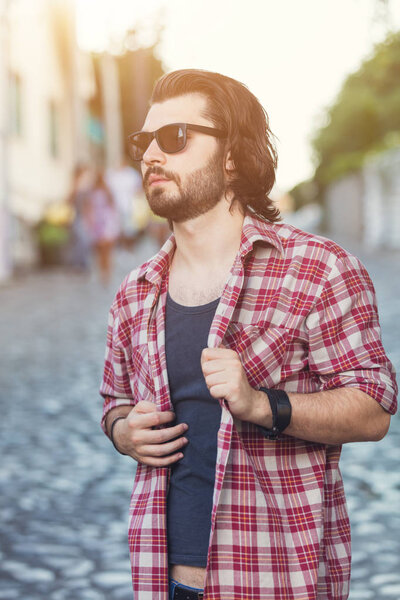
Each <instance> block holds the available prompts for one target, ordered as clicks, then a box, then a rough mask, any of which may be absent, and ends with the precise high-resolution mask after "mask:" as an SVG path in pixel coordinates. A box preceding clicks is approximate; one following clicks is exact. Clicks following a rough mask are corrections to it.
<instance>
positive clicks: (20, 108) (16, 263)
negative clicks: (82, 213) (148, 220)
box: [0, 0, 162, 281]
mask: <svg viewBox="0 0 400 600" xmlns="http://www.w3.org/2000/svg"><path fill="white" fill-rule="evenodd" d="M0 23H1V25H0V27H1V30H0V43H1V51H0V163H1V164H0V281H1V280H2V279H5V278H7V277H9V276H10V274H11V273H12V272H14V271H15V270H18V269H26V268H29V267H32V266H34V265H36V264H37V263H38V260H39V253H38V242H40V240H38V226H39V225H40V224H42V223H43V221H50V222H51V225H52V226H53V231H54V228H56V227H61V228H62V226H63V225H64V224H65V221H66V220H68V211H67V210H66V206H65V201H66V198H67V195H68V192H69V188H70V184H71V176H72V172H73V170H74V168H75V166H76V165H78V164H87V165H95V166H101V167H103V168H108V167H114V168H115V167H117V166H118V165H119V164H121V162H122V161H123V159H124V156H125V147H124V141H123V140H124V139H125V137H126V135H127V134H128V132H131V131H132V130H134V128H136V129H137V128H139V127H140V123H141V122H142V121H143V117H144V114H145V112H146V107H147V101H148V98H149V95H150V92H151V89H152V86H153V82H154V80H155V79H156V78H157V77H158V76H159V75H160V74H161V73H162V70H161V66H160V63H159V61H157V60H156V59H155V58H154V56H153V52H152V49H151V48H150V49H148V48H147V49H146V48H142V49H137V50H135V51H129V50H127V51H125V52H124V53H123V54H117V55H113V54H112V53H110V52H102V53H97V54H95V53H90V52H85V51H84V50H82V49H80V47H79V45H78V44H77V36H76V15H75V4H74V3H73V2H71V1H69V0H35V1H34V2H32V0H0ZM126 35H127V37H128V36H129V37H130V38H132V37H134V33H133V32H127V34H126ZM138 82H140V84H138ZM121 94H123V97H121ZM53 235H55V239H54V241H55V242H56V241H57V240H56V237H57V234H53ZM50 237H51V236H49V235H47V238H46V239H49V238H50ZM61 240H62V232H61V238H60V241H61Z"/></svg>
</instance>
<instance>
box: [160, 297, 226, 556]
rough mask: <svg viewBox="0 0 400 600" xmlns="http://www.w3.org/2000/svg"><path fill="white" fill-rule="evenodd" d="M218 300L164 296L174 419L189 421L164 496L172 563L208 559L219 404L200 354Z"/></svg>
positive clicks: (204, 346) (205, 344)
mask: <svg viewBox="0 0 400 600" xmlns="http://www.w3.org/2000/svg"><path fill="white" fill-rule="evenodd" d="M218 302H219V299H217V300H214V301H213V302H210V303H208V304H204V305H202V306H182V305H181V304H177V303H176V302H175V301H174V300H172V298H171V297H170V295H169V294H168V296H167V304H166V317H165V344H166V358H167V370H168V379H169V387H170V393H171V400H172V404H173V406H174V410H175V413H176V422H175V423H174V424H178V423H187V424H188V425H189V429H188V430H187V432H186V433H185V437H187V439H188V440H189V442H188V444H187V445H186V446H185V447H184V448H183V450H182V452H183V454H184V456H183V458H181V459H180V460H179V461H178V462H177V463H175V464H174V465H173V466H172V467H171V477H170V486H169V492H168V501H167V534H168V554H169V563H170V564H180V565H190V566H195V567H205V566H206V563H207V552H208V543H209V536H210V527H211V510H212V498H213V491H214V480H215V463H216V457H217V434H218V429H219V425H220V420H221V407H220V404H219V402H218V400H216V399H215V398H213V397H212V396H211V394H210V393H209V391H208V388H207V386H206V383H205V380H204V375H203V372H202V370H201V365H200V358H201V352H202V350H203V349H204V348H206V347H207V338H208V334H209V331H210V327H211V323H212V320H213V318H214V314H215V311H216V308H217V306H218Z"/></svg>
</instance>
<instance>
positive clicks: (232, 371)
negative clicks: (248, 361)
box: [201, 348, 270, 424]
mask: <svg viewBox="0 0 400 600" xmlns="http://www.w3.org/2000/svg"><path fill="white" fill-rule="evenodd" d="M201 368H202V370H203V375H204V378H205V381H206V385H207V387H208V390H209V392H210V394H211V396H212V397H213V398H224V399H225V400H226V401H227V402H228V404H229V409H230V411H231V413H232V415H233V416H234V417H237V418H238V419H241V420H242V421H250V422H252V423H259V424H263V423H265V422H266V421H265V418H267V419H268V416H269V413H270V407H269V402H268V399H267V396H266V394H264V393H263V392H260V391H258V390H255V389H254V388H252V387H251V385H250V384H249V382H248V380H247V376H246V373H245V370H244V368H243V365H242V363H241V361H240V358H239V355H238V354H237V352H235V351H234V350H229V349H228V348H205V349H204V350H203V352H202V353H201Z"/></svg>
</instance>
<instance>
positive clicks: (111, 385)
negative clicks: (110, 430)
mask: <svg viewBox="0 0 400 600" xmlns="http://www.w3.org/2000/svg"><path fill="white" fill-rule="evenodd" d="M114 304H115V303H114ZM119 325H120V323H119V316H118V308H117V307H116V306H114V305H113V306H112V307H111V309H110V312H109V317H108V327H107V342H106V354H105V360H104V370H103V379H102V382H101V386H100V394H101V395H102V396H103V398H104V404H103V415H102V419H101V427H102V429H103V431H104V433H106V434H107V431H106V428H105V420H106V417H107V414H108V413H109V412H110V410H111V409H112V408H115V407H116V406H126V405H127V406H134V405H135V404H136V401H135V399H134V397H133V394H132V388H131V384H130V377H129V371H128V358H127V354H128V351H129V348H127V347H124V343H123V341H122V340H121V339H120V335H119ZM125 339H126V338H125ZM125 345H126V344H125Z"/></svg>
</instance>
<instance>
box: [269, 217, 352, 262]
mask: <svg viewBox="0 0 400 600" xmlns="http://www.w3.org/2000/svg"><path fill="white" fill-rule="evenodd" d="M274 227H275V228H276V232H277V235H278V236H279V237H280V239H281V241H282V244H283V247H284V248H285V249H286V250H287V251H290V250H292V249H297V250H299V249H301V248H302V249H303V250H304V251H305V250H307V249H308V248H320V249H321V250H324V251H326V252H328V253H330V254H333V255H335V256H336V257H337V258H346V257H347V256H349V255H350V254H349V252H347V250H345V249H344V248H342V246H340V245H339V244H338V243H337V242H334V241H333V240H331V239H329V238H327V237H324V236H323V235H320V234H317V233H312V232H308V231H305V230H303V229H299V228H298V227H295V226H294V225H290V224H289V223H277V224H275V225H274Z"/></svg>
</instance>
